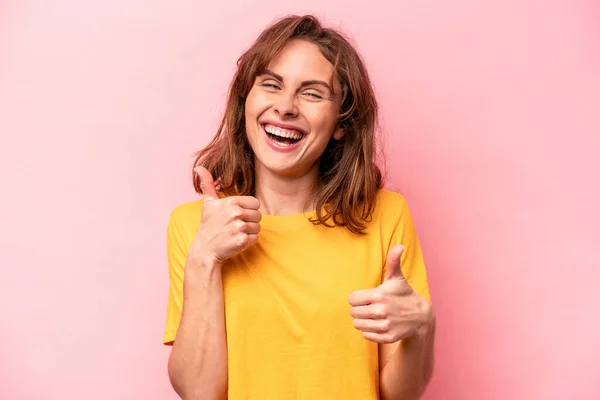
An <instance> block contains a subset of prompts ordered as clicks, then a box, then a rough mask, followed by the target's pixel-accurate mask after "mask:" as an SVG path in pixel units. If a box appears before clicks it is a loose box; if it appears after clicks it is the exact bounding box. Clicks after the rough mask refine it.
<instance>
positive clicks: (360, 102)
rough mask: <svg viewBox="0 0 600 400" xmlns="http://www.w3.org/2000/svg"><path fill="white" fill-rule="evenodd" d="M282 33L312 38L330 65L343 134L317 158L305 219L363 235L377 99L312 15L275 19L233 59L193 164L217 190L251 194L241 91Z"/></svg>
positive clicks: (359, 68) (374, 179) (360, 65)
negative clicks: (209, 135)
mask: <svg viewBox="0 0 600 400" xmlns="http://www.w3.org/2000/svg"><path fill="white" fill-rule="evenodd" d="M290 39H302V40H307V41H309V42H312V43H314V44H315V45H317V46H318V47H319V49H320V51H321V53H322V54H323V56H324V57H325V58H326V59H327V60H329V62H331V63H332V64H333V66H334V70H335V76H334V78H337V79H338V81H339V83H340V85H341V87H342V102H341V109H340V116H339V120H338V124H339V126H340V127H341V129H342V130H343V132H344V135H343V137H342V138H341V139H340V140H334V139H332V140H331V141H330V142H329V144H328V146H327V147H326V149H325V151H324V153H323V155H322V156H321V158H320V161H319V163H320V165H319V170H320V182H319V184H320V185H319V190H317V192H316V194H315V197H314V201H315V204H316V219H312V220H311V221H312V222H313V223H315V224H321V225H324V226H327V227H333V226H345V227H347V228H348V229H349V230H350V231H351V232H353V233H357V234H363V233H364V230H365V229H366V224H365V222H367V221H369V220H370V219H371V217H372V213H373V210H374V208H375V203H376V198H377V192H378V191H379V190H380V189H381V188H382V185H383V183H382V173H381V169H380V168H379V167H378V166H377V162H376V160H377V159H378V152H377V150H378V146H377V142H376V136H375V131H376V125H377V118H378V115H377V113H378V106H377V101H376V99H375V94H374V91H373V88H372V84H371V80H370V79H369V75H368V73H367V69H366V67H365V64H364V62H363V61H362V59H361V56H360V55H359V54H358V52H357V51H356V50H355V49H354V47H353V46H352V45H351V44H350V43H349V41H348V39H346V38H345V37H344V35H343V34H342V33H340V32H338V31H336V30H334V29H330V28H325V27H323V26H322V24H321V23H320V21H319V20H318V19H317V18H315V17H314V16H312V15H305V16H295V15H294V16H289V17H285V18H282V19H280V20H279V21H277V22H275V23H274V24H272V25H271V26H269V27H268V28H267V29H266V30H264V31H263V32H262V33H261V34H260V35H259V37H258V38H257V39H256V41H255V42H254V44H253V45H252V46H251V47H250V48H249V49H248V50H247V51H246V52H245V53H244V54H243V55H242V56H241V57H240V58H239V59H238V62H237V71H236V73H235V75H234V78H233V81H232V83H231V86H230V88H229V95H228V100H227V106H226V110H225V114H224V116H223V119H222V121H221V123H220V126H219V128H218V131H217V134H216V135H215V137H214V138H213V139H212V140H211V142H210V143H209V144H208V145H207V146H206V147H205V148H204V149H202V150H201V151H199V152H198V153H196V160H195V162H194V167H195V166H197V165H203V166H204V167H205V168H206V169H208V170H209V171H210V173H211V174H212V176H213V177H215V178H217V177H218V178H220V184H221V191H222V192H223V193H224V194H225V195H228V196H231V195H233V196H253V195H254V194H255V176H254V153H253V151H252V149H251V147H250V143H249V142H248V138H247V136H246V132H245V116H244V113H245V101H246V96H247V95H248V93H249V92H250V89H251V88H252V86H253V85H254V82H255V78H256V77H257V76H258V75H259V74H260V73H262V72H263V71H264V70H265V69H266V68H267V66H268V64H269V62H270V61H271V60H272V59H273V58H274V57H275V56H276V55H277V54H278V53H279V52H280V51H281V50H282V49H283V47H284V46H285V44H286V43H287V42H288V41H289V40H290ZM379 161H382V160H379ZM193 182H194V188H195V189H196V192H198V193H202V190H201V189H200V181H199V179H198V177H197V176H196V175H195V174H193ZM330 220H331V221H330Z"/></svg>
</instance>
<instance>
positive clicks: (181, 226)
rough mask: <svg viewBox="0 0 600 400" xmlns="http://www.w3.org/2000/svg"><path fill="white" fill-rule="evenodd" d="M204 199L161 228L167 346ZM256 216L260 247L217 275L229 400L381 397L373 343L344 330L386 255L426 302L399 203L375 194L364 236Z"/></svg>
mask: <svg viewBox="0 0 600 400" xmlns="http://www.w3.org/2000/svg"><path fill="white" fill-rule="evenodd" d="M201 211H202V200H198V201H194V202H191V203H186V204H182V205H180V206H178V207H176V208H175V209H174V210H173V212H172V215H171V219H170V222H169V226H168V261H169V273H170V282H171V285H170V291H169V297H168V307H167V318H166V327H165V333H164V340H163V342H164V343H165V344H168V343H171V342H173V340H174V339H175V336H176V333H177V328H178V326H179V321H180V317H181V309H182V302H183V269H184V265H185V261H186V257H187V252H188V249H189V248H190V245H191V243H192V240H193V239H194V237H195V235H196V232H197V230H198V227H199V223H200V217H201ZM313 215H314V214H310V213H307V214H298V215H290V216H272V215H263V219H262V221H261V232H260V233H259V239H258V242H257V243H256V244H255V245H254V246H252V247H251V248H248V249H247V250H246V251H244V252H243V253H241V254H239V255H237V256H236V257H234V258H232V259H230V260H229V261H228V262H227V263H226V264H225V265H224V266H223V286H224V296H225V320H226V331H227V351H228V368H229V369H228V376H229V378H228V379H229V380H228V399H229V400H287V399H290V400H292V399H293V400H298V399H302V400H309V399H310V400H312V399H344V400H353V399H356V400H369V399H378V398H379V367H378V347H377V343H374V342H370V341H367V340H366V339H364V338H363V337H362V335H361V332H360V331H358V330H357V329H355V328H354V326H353V325H352V317H351V316H350V305H349V303H348V297H349V296H350V294H351V293H352V292H353V291H354V290H357V289H368V288H374V287H377V286H378V285H379V284H380V283H381V282H382V279H383V265H384V263H385V259H386V255H387V252H388V250H389V249H390V248H391V247H392V246H394V245H395V244H399V243H400V244H403V245H404V247H405V250H404V252H403V254H402V259H401V265H402V271H403V273H404V275H405V276H406V278H407V280H408V282H409V284H410V285H411V286H412V288H413V289H414V290H415V291H416V292H418V293H419V294H421V295H422V296H424V297H426V298H427V299H429V298H430V295H429V288H428V284H427V276H426V272H425V265H424V263H423V256H422V253H421V247H420V245H419V240H418V238H417V234H416V232H415V228H414V225H413V220H412V217H411V214H410V211H409V209H408V207H407V204H406V202H405V200H404V198H403V197H402V196H401V195H399V194H397V193H394V192H392V191H388V190H382V191H380V192H379V194H378V204H377V207H376V209H375V212H374V215H373V219H372V221H371V222H369V223H368V229H367V235H364V236H358V235H354V234H352V233H351V232H350V231H348V230H347V229H345V228H340V227H336V228H327V227H324V226H316V225H313V224H312V223H311V222H310V221H308V217H311V216H313Z"/></svg>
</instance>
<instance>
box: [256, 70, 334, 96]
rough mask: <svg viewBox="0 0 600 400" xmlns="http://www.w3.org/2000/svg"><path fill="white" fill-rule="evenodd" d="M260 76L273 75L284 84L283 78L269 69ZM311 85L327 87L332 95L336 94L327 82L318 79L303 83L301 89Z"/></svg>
mask: <svg viewBox="0 0 600 400" xmlns="http://www.w3.org/2000/svg"><path fill="white" fill-rule="evenodd" d="M260 75H271V76H272V77H273V78H275V79H277V80H278V81H281V82H283V76H281V75H279V74H276V73H275V72H273V71H269V70H268V69H266V70H264V71H263V72H262V73H261V74H260ZM310 85H321V86H325V87H326V88H327V89H328V90H329V92H330V93H334V91H333V89H332V88H331V86H330V85H329V84H328V83H327V82H325V81H321V80H318V79H311V80H308V81H302V83H301V84H300V87H301V88H303V87H305V86H310Z"/></svg>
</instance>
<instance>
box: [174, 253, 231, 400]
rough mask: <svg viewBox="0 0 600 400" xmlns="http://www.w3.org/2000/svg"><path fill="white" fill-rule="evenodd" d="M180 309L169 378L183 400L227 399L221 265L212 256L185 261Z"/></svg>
mask: <svg viewBox="0 0 600 400" xmlns="http://www.w3.org/2000/svg"><path fill="white" fill-rule="evenodd" d="M183 299H184V300H183V308H182V313H181V322H180V324H179V329H178V331H177V338H176V340H175V342H174V343H173V350H172V352H171V356H170V357H169V377H170V379H171V384H172V386H173V388H174V389H175V392H177V394H178V395H179V396H180V397H181V398H182V399H183V400H197V399H207V400H213V399H214V400H222V399H225V398H226V397H227V343H226V335H225V310H224V301H223V283H222V277H221V266H220V264H219V263H218V262H217V261H215V260H214V259H213V258H212V257H194V259H192V258H188V261H187V263H186V266H185V278H184V283H183Z"/></svg>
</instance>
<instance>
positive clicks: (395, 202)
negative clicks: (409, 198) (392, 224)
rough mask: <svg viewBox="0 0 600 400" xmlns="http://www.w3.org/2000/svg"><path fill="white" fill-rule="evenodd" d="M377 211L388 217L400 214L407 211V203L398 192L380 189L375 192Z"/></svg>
mask: <svg viewBox="0 0 600 400" xmlns="http://www.w3.org/2000/svg"><path fill="white" fill-rule="evenodd" d="M376 204H377V205H376V209H377V213H378V214H381V216H382V217H385V218H388V217H393V216H394V215H395V216H400V215H401V214H402V213H404V212H406V211H408V204H407V203H406V199H405V198H404V196H403V195H402V194H400V193H398V192H395V191H393V190H389V189H381V190H380V191H379V192H377V203H376Z"/></svg>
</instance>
